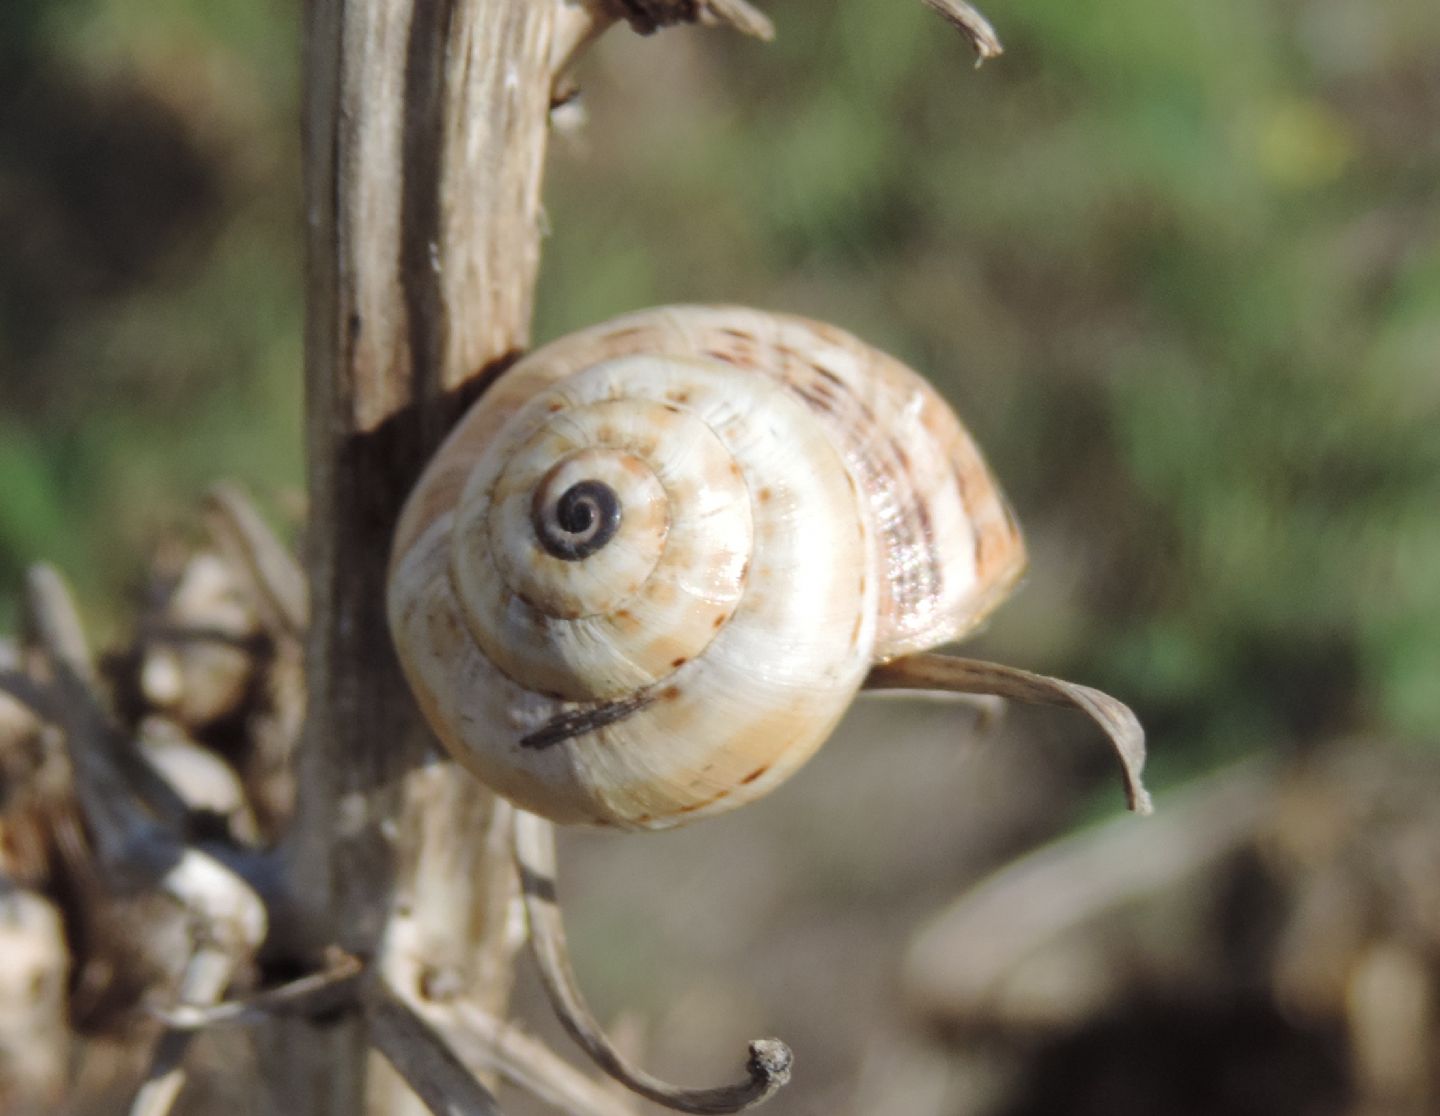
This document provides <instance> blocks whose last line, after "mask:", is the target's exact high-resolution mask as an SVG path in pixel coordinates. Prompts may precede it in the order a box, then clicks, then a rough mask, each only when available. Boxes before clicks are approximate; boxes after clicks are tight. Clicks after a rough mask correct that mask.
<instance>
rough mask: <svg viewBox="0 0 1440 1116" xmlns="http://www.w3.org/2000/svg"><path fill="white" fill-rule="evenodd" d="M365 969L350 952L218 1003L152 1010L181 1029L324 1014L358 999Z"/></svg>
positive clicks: (162, 1020) (171, 1025)
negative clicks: (295, 976) (320, 966)
mask: <svg viewBox="0 0 1440 1116" xmlns="http://www.w3.org/2000/svg"><path fill="white" fill-rule="evenodd" d="M363 971H364V970H363V967H362V966H361V964H360V961H359V959H358V958H355V957H351V956H349V955H348V954H346V955H343V956H341V957H340V958H338V959H337V960H336V961H335V963H334V964H333V965H331V966H330V967H329V968H327V969H324V970H322V971H320V972H318V973H311V974H310V975H309V976H303V977H300V978H299V979H298V980H292V981H290V982H289V983H288V984H282V985H280V986H279V987H277V988H267V989H265V990H264V991H263V992H256V993H255V994H253V995H250V996H246V997H244V998H242V999H238V1000H226V1001H224V1002H223V1003H214V1004H203V1003H186V1002H181V1003H178V1004H175V1005H173V1006H171V1007H168V1008H156V1009H154V1011H153V1012H152V1014H153V1015H154V1016H155V1017H156V1018H157V1019H159V1020H160V1021H161V1022H163V1023H164V1024H165V1025H166V1026H167V1027H170V1028H171V1029H173V1030H179V1031H199V1030H204V1029H208V1028H210V1027H224V1026H247V1025H250V1024H254V1023H260V1022H262V1021H264V1020H265V1019H267V1018H269V1017H271V1016H274V1015H312V1016H313V1015H323V1014H326V1013H327V1012H331V1011H334V1010H336V1009H337V1008H339V1007H341V1006H343V1005H347V1004H350V1003H353V1002H354V1001H355V998H356V993H357V991H358V990H359V987H360V981H361V976H362V973H363Z"/></svg>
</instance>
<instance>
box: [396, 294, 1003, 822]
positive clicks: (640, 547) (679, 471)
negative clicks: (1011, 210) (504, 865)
mask: <svg viewBox="0 0 1440 1116" xmlns="http://www.w3.org/2000/svg"><path fill="white" fill-rule="evenodd" d="M592 482H593V483H592ZM594 485H599V486H600V488H602V489H603V490H605V491H608V492H609V493H612V494H614V495H615V497H616V502H617V507H618V509H619V510H618V511H616V514H615V515H613V516H612V517H611V519H610V520H607V521H606V522H604V523H603V524H601V523H600V522H599V521H598V520H597V518H596V513H595V512H594V511H593V509H588V510H586V511H585V513H584V514H583V515H581V516H580V517H579V518H578V519H576V522H575V524H572V526H575V525H578V526H582V527H584V528H585V531H584V532H582V534H581V535H579V536H576V537H578V538H581V539H582V543H583V542H584V540H585V539H588V538H590V536H591V535H592V534H593V532H595V531H598V530H601V529H602V528H603V530H604V531H605V532H607V533H606V534H605V537H604V540H603V541H602V544H601V545H599V546H598V548H596V549H594V550H593V552H590V551H586V552H585V553H584V554H583V556H582V557H578V558H577V557H575V556H574V554H573V553H572V552H570V551H567V550H564V549H563V548H562V549H561V550H560V551H559V552H558V555H557V552H554V549H553V547H552V546H551V544H550V543H547V542H546V540H547V539H548V538H549V537H550V533H553V532H554V531H555V530H557V528H556V527H555V524H556V522H557V519H556V517H557V515H559V516H560V517H561V519H563V518H564V515H563V514H562V513H561V512H557V510H556V509H557V508H560V507H562V501H564V500H565V499H566V498H567V497H568V496H574V495H575V494H576V493H588V492H590V491H591V488H593V487H594ZM587 486H590V487H587ZM601 518H603V516H602V517H601ZM586 545H588V544H586ZM582 549H584V547H583V546H582ZM1023 567H1024V548H1023V544H1022V543H1021V540H1020V536H1019V533H1018V531H1017V529H1016V527H1015V523H1014V520H1013V517H1012V516H1011V514H1010V512H1009V509H1008V507H1007V506H1006V504H1005V501H1004V499H1003V497H1002V496H1001V495H1000V493H999V490H998V488H997V487H996V485H995V483H994V481H993V480H992V478H991V476H990V474H989V471H988V469H987V468H986V467H985V464H984V462H983V460H982V459H981V457H980V455H979V453H978V451H977V450H976V449H975V447H974V445H973V443H972V442H971V440H970V438H969V436H968V435H967V434H966V433H965V431H964V430H963V428H961V426H960V424H959V422H958V420H957V419H956V418H955V416H954V414H953V413H952V412H951V411H950V409H949V408H948V407H947V406H946V405H945V403H944V402H943V401H942V400H941V399H940V398H939V397H938V396H937V395H936V394H935V393H934V391H933V389H931V388H930V386H929V385H928V384H927V383H926V382H925V381H924V380H923V379H921V378H920V377H919V376H917V375H916V374H915V373H913V372H911V371H910V370H909V369H907V368H905V367H904V366H903V365H901V364H899V363H898V362H896V361H894V360H892V359H891V358H889V357H886V356H885V355H884V354H882V353H879V352H877V351H876V350H874V349H872V348H870V347H869V346H866V345H864V344H863V343H861V342H860V341H858V340H856V339H855V338H853V337H851V336H850V335H848V334H846V333H844V332H842V331H840V330H837V329H834V328H833V327H830V326H825V325H821V324H819V323H815V322H810V321H806V320H804V319H800V318H794V317H787V316H784V315H777V314H768V313H762V312H757V311H753V310H745V309H741V308H736V307H668V308H661V309H657V310H649V311H644V312H640V313H636V314H631V315H627V316H625V317H622V318H618V319H615V320H613V321H611V322H608V323H605V324H603V325H600V326H595V327H592V328H590V329H587V330H582V331H580V332H578V333H574V334H570V335H568V336H566V337H564V338H561V339H560V340H558V341H555V342H553V343H551V344H549V345H546V346H544V347H542V348H540V349H538V350H536V351H535V352H534V353H532V354H530V355H529V356H527V357H526V358H525V359H523V360H522V361H520V362H519V363H518V364H517V365H515V367H513V368H511V369H510V370H508V371H507V372H506V373H505V374H504V375H503V376H501V377H500V379H499V380H498V381H497V382H496V383H495V384H493V385H492V386H491V387H490V389H489V390H488V391H487V393H486V394H485V395H484V396H483V397H482V398H481V399H480V400H479V401H478V402H477V403H476V404H475V405H474V407H472V409H471V410H470V411H469V412H468V414H467V415H466V416H465V417H464V419H463V420H462V421H461V423H460V424H459V426H457V428H456V429H455V431H454V432H453V433H452V435H451V436H450V438H449V439H448V440H447V441H446V443H445V444H444V446H443V447H442V448H441V450H440V451H439V452H438V454H437V455H436V457H435V459H434V460H433V461H432V463H431V466H430V468H429V469H428V470H427V471H426V473H425V475H424V477H423V478H422V480H421V482H420V484H419V485H418V486H417V488H416V491H415V493H414V494H413V495H412V497H411V499H410V502H409V504H408V505H407V507H406V509H405V512H404V515H403V516H402V519H401V523H400V525H399V529H398V531H397V535H396V546H395V552H394V556H393V560H392V571H391V579H390V599H389V609H390V618H391V627H392V632H393V634H394V637H395V640H396V644H397V647H398V649H399V652H400V657H401V661H402V663H403V665H404V668H405V671H406V674H407V676H408V677H409V680H410V682H411V685H412V687H413V688H414V690H415V692H416V695H417V698H418V700H419V702H420V705H421V707H422V709H423V711H424V712H425V715H426V717H427V719H428V720H429V722H430V724H431V725H432V727H433V728H434V729H435V731H436V732H437V734H438V735H439V736H440V738H441V740H442V741H443V742H444V743H445V745H446V746H447V748H448V749H449V750H450V751H451V752H452V753H453V754H454V755H455V756H456V758H457V759H458V760H459V761H460V762H461V763H462V764H464V765H465V766H466V767H468V768H469V769H470V770H472V771H473V772H474V773H475V774H476V775H477V776H479V777H480V778H481V779H482V780H484V781H485V782H486V783H488V784H489V785H491V786H492V787H494V788H495V789H496V790H497V791H498V792H499V793H501V794H504V795H506V796H507V797H509V798H511V799H512V800H514V801H515V802H517V803H518V804H519V805H521V806H523V807H525V808H526V809H529V810H532V811H533V812H535V813H539V814H541V815H544V816H546V817H548V818H551V819H552V820H554V821H558V822H563V823H581V824H595V825H610V826H619V827H623V828H641V829H643V828H663V827H666V826H670V825H676V824H680V823H682V822H686V821H689V820H692V819H694V818H698V817H704V816H706V815H709V814H713V813H718V812H721V811H723V810H728V809H731V808H733V807H735V806H738V805H741V804H743V803H745V802H747V801H750V800H752V799H754V798H757V797H759V796H760V795H762V794H764V793H766V792H767V791H768V790H771V789H773V788H774V787H775V786H777V785H778V784H779V783H780V782H782V781H783V780H784V779H785V778H786V777H787V776H788V775H789V774H791V773H792V772H793V771H794V770H795V769H796V768H797V767H799V766H800V764H802V763H803V762H804V761H805V760H806V759H808V758H809V757H810V756H811V755H812V754H813V753H814V751H815V749H816V748H818V747H819V746H820V744H821V743H823V741H824V740H825V738H826V737H827V736H828V735H829V733H830V732H831V730H832V729H833V727H834V725H835V723H836V721H838V719H839V718H840V716H841V715H842V714H843V713H844V710H845V709H846V707H847V706H848V704H849V702H850V701H851V699H852V698H853V696H854V694H855V692H856V690H857V689H858V688H859V686H860V684H861V682H863V680H864V677H865V674H866V672H867V671H868V669H869V668H870V666H871V665H872V663H874V662H877V661H884V660H887V659H891V658H895V657H898V656H901V655H904V654H908V653H910V652H913V651H916V650H921V649H924V648H929V647H933V646H936V645H938V644H941V643H945V642H948V641H950V640H953V639H957V638H959V637H960V636H962V635H964V634H965V633H966V632H968V631H970V630H971V629H973V628H974V627H975V625H976V624H978V623H979V622H980V621H981V620H982V619H983V618H984V617H985V615H986V614H987V613H988V612H989V611H990V610H991V609H992V608H993V607H994V606H995V605H996V604H998V603H999V602H1000V601H1001V600H1002V599H1003V598H1004V597H1005V596H1006V595H1007V594H1008V592H1009V591H1010V589H1011V588H1012V587H1013V585H1014V583H1015V581H1016V580H1017V578H1018V577H1019V575H1020V573H1021V571H1022V570H1023Z"/></svg>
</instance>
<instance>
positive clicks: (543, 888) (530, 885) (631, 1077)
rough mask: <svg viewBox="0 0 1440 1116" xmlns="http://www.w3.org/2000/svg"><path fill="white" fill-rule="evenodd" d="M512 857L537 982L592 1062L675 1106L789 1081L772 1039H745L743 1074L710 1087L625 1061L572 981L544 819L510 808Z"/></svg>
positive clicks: (769, 1090) (715, 1102) (736, 1099)
mask: <svg viewBox="0 0 1440 1116" xmlns="http://www.w3.org/2000/svg"><path fill="white" fill-rule="evenodd" d="M515 858H516V862H517V864H518V867H519V871H520V883H521V891H522V894H523V898H524V904H525V915H526V918H527V920H528V921H529V924H530V941H531V945H532V947H533V949H534V952H535V959H536V962H537V964H538V966H539V969H540V978H541V982H542V983H543V984H544V986H545V991H546V993H547V995H548V996H549V997H550V1003H551V1006H552V1007H553V1008H554V1010H555V1014H556V1015H557V1016H558V1017H559V1019H560V1022H561V1023H562V1024H563V1025H564V1027H565V1030H566V1031H568V1032H569V1034H570V1037H571V1038H573V1039H574V1040H575V1041H576V1042H577V1043H578V1044H579V1045H580V1047H581V1048H582V1049H583V1050H584V1051H585V1052H586V1053H587V1054H588V1055H589V1056H590V1058H591V1059H592V1060H593V1061H594V1062H595V1064H596V1065H597V1066H599V1067H600V1068H601V1069H602V1070H604V1071H605V1072H606V1073H608V1074H609V1075H610V1076H611V1077H613V1078H615V1080H617V1081H619V1082H620V1083H621V1084H623V1085H625V1086H626V1087H627V1088H628V1089H630V1090H632V1091H633V1092H635V1093H638V1094H639V1095H640V1096H642V1097H645V1098H646V1099H647V1100H651V1101H654V1102H655V1103H656V1104H662V1105H665V1106H666V1107H667V1108H673V1109H676V1110H678V1111H680V1112H695V1113H726V1112H740V1111H742V1110H744V1109H747V1108H752V1107H754V1106H755V1105H757V1104H761V1103H763V1102H764V1101H766V1100H768V1099H769V1098H770V1097H772V1096H773V1095H774V1094H775V1093H776V1092H777V1091H778V1090H779V1089H780V1088H781V1087H782V1086H784V1085H785V1084H786V1083H787V1082H788V1081H789V1080H790V1069H791V1065H792V1063H793V1060H794V1058H793V1055H792V1054H791V1053H790V1048H789V1047H788V1046H786V1045H785V1044H784V1043H783V1042H781V1041H780V1040H779V1039H757V1040H755V1041H754V1042H752V1043H750V1050H749V1059H748V1061H747V1063H746V1071H747V1079H746V1080H745V1081H742V1082H738V1083H736V1084H734V1085H725V1086H720V1087H718V1088H714V1089H681V1088H677V1087H676V1086H674V1085H669V1084H667V1083H666V1082H664V1081H661V1080H660V1079H659V1078H657V1077H654V1076H652V1075H651V1074H649V1073H646V1072H645V1071H644V1070H642V1069H639V1068H638V1067H635V1066H632V1065H630V1063H629V1062H628V1061H627V1060H626V1059H625V1057H624V1056H623V1055H622V1054H621V1053H620V1051H619V1050H618V1049H616V1047H615V1045H614V1044H613V1043H612V1042H611V1041H610V1040H609V1039H608V1038H607V1037H606V1036H605V1034H604V1032H603V1031H602V1030H601V1028H600V1025H599V1023H598V1022H597V1021H596V1019H595V1016H594V1014H593V1013H592V1012H591V1011H590V1008H589V1007H588V1006H587V1005H586V1003H585V999H584V997H583V996H582V995H581V993H580V989H579V985H578V983H577V982H576V979H575V971H574V969H573V967H572V966H571V964H570V951H569V947H568V945H567V944H566V941H565V927H564V924H563V922H562V920H561V916H560V908H559V906H558V904H557V902H556V898H555V836H554V831H553V829H552V828H551V825H550V823H549V822H547V821H545V820H544V819H543V818H538V817H536V816H534V815H533V814H527V813H526V812H525V811H523V810H517V811H516V812H515Z"/></svg>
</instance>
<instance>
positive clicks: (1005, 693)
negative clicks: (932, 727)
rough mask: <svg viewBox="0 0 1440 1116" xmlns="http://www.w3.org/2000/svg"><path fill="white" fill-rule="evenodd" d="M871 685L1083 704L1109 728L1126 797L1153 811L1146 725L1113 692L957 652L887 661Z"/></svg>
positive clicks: (868, 681) (873, 673)
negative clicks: (964, 656) (1147, 773)
mask: <svg viewBox="0 0 1440 1116" xmlns="http://www.w3.org/2000/svg"><path fill="white" fill-rule="evenodd" d="M865 685H866V687H867V688H869V689H875V690H913V691H917V692H920V693H924V692H926V691H930V692H938V693H962V694H994V695H995V696H997V697H1002V698H1010V699H1011V700H1013V701H1023V702H1029V703H1031V704H1039V705H1061V706H1068V707H1070V708H1072V709H1078V710H1080V711H1081V712H1082V713H1084V714H1086V715H1087V716H1088V717H1089V718H1090V719H1091V720H1092V721H1094V722H1095V723H1096V724H1097V725H1099V726H1100V727H1101V728H1102V729H1104V730H1105V735H1106V736H1108V737H1109V738H1110V743H1111V745H1112V746H1113V747H1114V749H1115V753H1116V755H1117V756H1119V758H1120V766H1121V770H1122V773H1123V775H1124V779H1125V798H1126V802H1127V804H1128V805H1129V807H1130V809H1131V810H1134V811H1135V812H1136V813H1137V814H1149V813H1150V812H1151V811H1152V810H1153V808H1154V807H1153V806H1152V805H1151V802H1150V792H1149V791H1147V790H1146V789H1145V784H1144V782H1143V781H1142V780H1141V772H1142V771H1143V770H1144V768H1145V730H1144V729H1143V728H1142V727H1141V726H1140V722H1139V720H1138V719H1137V718H1136V716H1135V714H1134V713H1133V712H1132V711H1131V710H1130V707H1129V706H1127V705H1125V704H1124V703H1123V702H1120V701H1117V700H1116V699H1115V698H1113V697H1111V696H1110V695H1109V694H1105V693H1101V692H1100V691H1099V690H1092V689H1091V688H1090V687H1089V686H1079V685H1076V684H1075V683H1074V682H1064V681H1062V680H1060V679H1059V678H1050V677H1048V676H1046V675H1043V674H1032V673H1031V672H1030V671H1028V670H1019V669H1017V668H1015V667H1008V666H1002V665H1000V664H999V663H983V662H980V661H978V660H976V659H961V658H957V657H955V656H954V655H936V654H930V653H926V654H920V655H909V656H907V657H905V658H903V659H896V660H895V661H894V662H891V663H885V664H884V665H883V666H878V667H876V668H875V669H874V670H872V671H871V672H870V676H869V677H868V678H867V679H866V680H865Z"/></svg>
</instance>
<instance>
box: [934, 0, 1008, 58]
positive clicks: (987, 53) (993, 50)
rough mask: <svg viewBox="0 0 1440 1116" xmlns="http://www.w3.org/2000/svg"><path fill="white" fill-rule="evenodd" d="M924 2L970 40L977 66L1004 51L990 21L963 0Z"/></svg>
mask: <svg viewBox="0 0 1440 1116" xmlns="http://www.w3.org/2000/svg"><path fill="white" fill-rule="evenodd" d="M924 4H925V6H926V7H927V8H930V9H931V10H932V11H936V12H939V13H940V15H941V16H942V17H943V18H944V19H945V20H946V21H947V22H948V23H950V25H951V26H953V27H955V28H956V29H957V30H958V31H959V32H960V33H961V34H962V35H964V36H965V37H966V38H967V39H969V40H970V45H971V46H972V47H974V48H975V65H976V67H977V68H978V67H979V66H981V65H983V64H984V63H985V62H986V61H988V60H989V59H991V58H998V57H999V56H1000V55H1001V54H1003V53H1004V51H1005V48H1004V47H1002V46H1001V45H1000V37H999V36H998V35H996V34H995V28H993V27H991V26H990V21H989V20H988V19H986V18H985V17H984V16H983V15H981V14H980V12H979V11H978V10H977V9H976V8H975V7H974V6H973V5H971V4H967V3H966V2H965V0H924Z"/></svg>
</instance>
